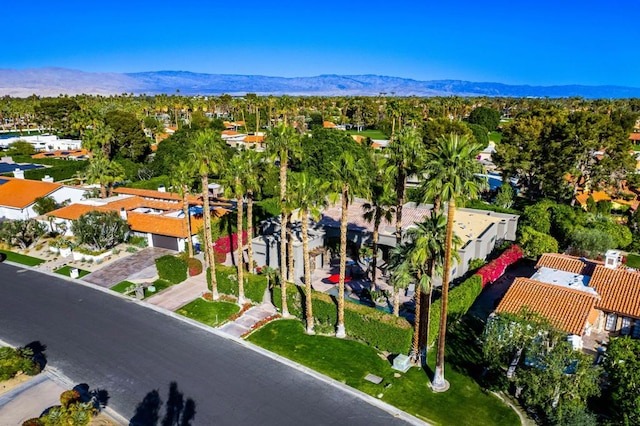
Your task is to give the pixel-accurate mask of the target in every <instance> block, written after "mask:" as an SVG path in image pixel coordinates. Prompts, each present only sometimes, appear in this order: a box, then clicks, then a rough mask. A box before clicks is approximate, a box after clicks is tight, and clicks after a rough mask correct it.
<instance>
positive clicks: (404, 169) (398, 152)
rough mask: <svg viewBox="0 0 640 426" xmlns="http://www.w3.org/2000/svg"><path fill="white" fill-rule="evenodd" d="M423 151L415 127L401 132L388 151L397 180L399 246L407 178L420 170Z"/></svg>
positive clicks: (397, 237)
mask: <svg viewBox="0 0 640 426" xmlns="http://www.w3.org/2000/svg"><path fill="white" fill-rule="evenodd" d="M423 151H424V148H423V144H422V138H421V136H420V133H419V132H418V131H417V130H416V129H414V128H413V127H405V128H403V129H402V130H400V132H398V136H397V137H396V138H395V139H393V141H392V142H391V143H390V144H389V147H388V149H387V152H388V160H387V161H388V164H389V166H390V167H389V170H390V172H391V174H392V176H393V177H394V179H395V189H396V243H397V244H400V242H401V241H402V206H403V205H404V203H405V201H406V199H407V177H408V176H411V175H412V174H415V173H417V172H418V171H419V170H420V167H421V165H422V162H423V158H424V153H423Z"/></svg>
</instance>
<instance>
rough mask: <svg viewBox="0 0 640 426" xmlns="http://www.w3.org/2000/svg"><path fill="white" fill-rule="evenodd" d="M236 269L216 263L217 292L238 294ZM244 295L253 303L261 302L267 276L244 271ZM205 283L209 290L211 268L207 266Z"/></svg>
mask: <svg viewBox="0 0 640 426" xmlns="http://www.w3.org/2000/svg"><path fill="white" fill-rule="evenodd" d="M237 276H238V274H237V271H236V268H234V267H233V266H223V265H216V278H217V280H218V293H220V294H228V295H233V296H238V281H237V278H236V277H237ZM245 279H246V282H245V284H244V296H245V297H246V298H247V299H249V300H251V301H252V302H255V303H261V302H262V298H263V296H264V292H265V290H266V289H267V278H266V277H265V276H263V275H255V274H249V273H245ZM207 285H208V287H209V290H211V269H210V268H207Z"/></svg>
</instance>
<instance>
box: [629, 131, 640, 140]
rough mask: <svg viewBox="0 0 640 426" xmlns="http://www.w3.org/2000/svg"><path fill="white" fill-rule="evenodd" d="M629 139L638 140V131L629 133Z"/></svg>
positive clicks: (639, 138)
mask: <svg viewBox="0 0 640 426" xmlns="http://www.w3.org/2000/svg"><path fill="white" fill-rule="evenodd" d="M629 139H631V140H632V141H638V142H640V132H633V133H631V135H630V136H629Z"/></svg>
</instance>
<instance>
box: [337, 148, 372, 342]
mask: <svg viewBox="0 0 640 426" xmlns="http://www.w3.org/2000/svg"><path fill="white" fill-rule="evenodd" d="M330 167H331V174H332V175H333V181H332V182H331V188H332V190H333V191H334V194H333V195H332V199H333V201H337V198H338V196H339V197H340V199H341V204H342V215H341V218H340V280H339V282H338V324H337V327H336V337H339V338H343V337H346V331H345V328H344V278H345V272H346V264H347V213H348V211H349V203H350V202H351V201H352V199H353V196H354V194H356V193H360V194H363V195H364V194H366V193H367V192H368V187H367V184H366V182H367V180H368V178H367V175H368V174H369V170H370V167H369V164H367V163H366V161H365V159H363V158H361V159H357V160H356V158H355V157H354V156H353V154H352V153H351V152H349V151H343V152H342V153H341V155H340V157H339V158H338V160H336V161H335V162H332V163H331V165H330ZM338 194H339V195H338Z"/></svg>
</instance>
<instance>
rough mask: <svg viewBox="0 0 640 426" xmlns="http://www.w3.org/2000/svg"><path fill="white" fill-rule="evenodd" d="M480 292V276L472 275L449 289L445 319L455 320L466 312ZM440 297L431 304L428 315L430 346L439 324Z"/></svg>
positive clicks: (435, 336) (434, 338)
mask: <svg viewBox="0 0 640 426" xmlns="http://www.w3.org/2000/svg"><path fill="white" fill-rule="evenodd" d="M481 292H482V277H481V276H480V275H473V276H471V277H470V278H468V279H466V280H464V281H463V282H462V283H460V284H459V285H458V286H456V287H453V288H452V289H451V290H449V306H448V309H447V321H455V320H457V319H459V318H461V317H462V316H463V315H464V314H466V313H467V311H468V310H469V308H470V307H471V305H473V302H475V300H476V298H477V297H478V296H479V295H480V293H481ZM441 307H442V299H438V300H436V301H434V302H433V303H432V304H431V314H430V315H429V318H430V319H429V342H428V346H431V345H432V344H433V343H434V342H435V341H436V339H437V338H438V331H439V326H440V309H441Z"/></svg>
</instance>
